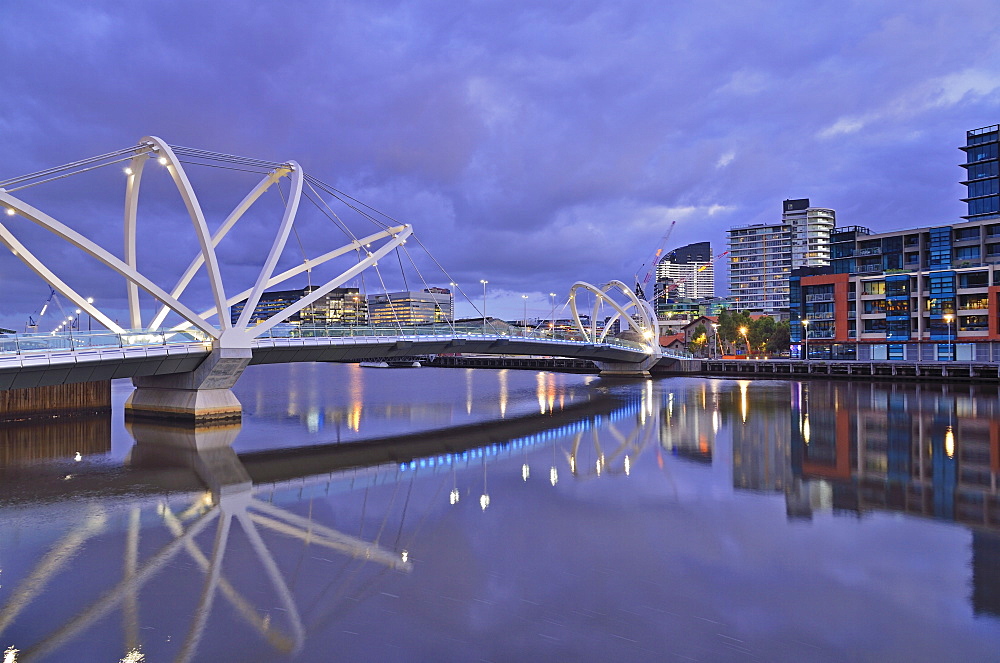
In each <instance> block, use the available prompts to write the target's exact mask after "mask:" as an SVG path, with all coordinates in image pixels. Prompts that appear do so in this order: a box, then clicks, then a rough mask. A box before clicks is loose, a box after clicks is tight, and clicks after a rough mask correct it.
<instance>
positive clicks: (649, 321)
mask: <svg viewBox="0 0 1000 663" xmlns="http://www.w3.org/2000/svg"><path fill="white" fill-rule="evenodd" d="M579 290H585V291H587V292H590V293H592V294H593V295H594V307H593V310H592V312H591V315H590V326H589V327H586V326H584V324H583V322H582V320H581V319H580V312H579V308H578V306H577V297H576V295H577V291H579ZM612 291H617V292H618V293H620V294H622V295H624V296H625V298H626V299H627V300H628V301H627V302H626V303H625V304H624V305H622V304H620V303H618V302H617V301H615V299H613V298H612V297H611V296H610V295H609V294H608V293H609V292H612ZM569 305H570V311H571V312H572V313H573V321H574V322H575V323H576V328H577V330H578V331H579V332H580V333H581V334H582V335H583V338H584V340H586V341H588V342H590V343H602V342H604V339H605V337H606V336H607V335H608V330H609V329H610V328H611V326H612V325H613V324H614V323H615V322H616V321H617V320H619V319H621V320H624V321H625V322H627V323H628V326H629V327H630V328H631V329H632V330H633V331H635V332H637V333H638V334H639V335H640V336H641V337H642V338H643V339H644V340H645V342H646V343H647V344H648V345H649V352H650V355H651V356H653V357H659V356H660V355H661V350H660V323H659V321H658V320H657V318H656V311H655V310H653V307H652V306H651V305H650V304H649V302H647V301H645V300H642V299H639V298H638V297H636V296H635V293H634V292H632V290H631V288H629V287H628V286H627V285H625V284H624V283H622V282H621V281H617V280H615V281H609V282H608V283H605V284H604V285H602V286H600V287H598V286H595V285H592V284H590V283H587V282H585V281H577V282H576V283H574V284H573V286H572V287H571V288H570V290H569ZM604 305H607V306H610V307H611V308H612V309H614V311H615V313H614V315H613V316H612V317H611V318H610V319H609V320H608V322H607V323H606V324H605V325H604V329H603V330H601V331H600V332H598V330H597V320H598V317H599V315H600V309H601V307H602V306H604ZM630 309H635V311H634V313H631V314H630V313H629V310H630Z"/></svg>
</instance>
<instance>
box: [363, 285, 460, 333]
mask: <svg viewBox="0 0 1000 663" xmlns="http://www.w3.org/2000/svg"><path fill="white" fill-rule="evenodd" d="M454 310H455V301H454V297H453V295H452V293H451V291H450V290H448V289H446V288H426V289H424V290H421V291H419V292H415V291H409V290H408V291H403V292H388V293H385V294H380V295H369V296H368V315H369V317H370V320H371V323H372V324H373V325H391V326H406V325H426V324H431V323H435V322H451V321H452V320H454V317H455V316H454Z"/></svg>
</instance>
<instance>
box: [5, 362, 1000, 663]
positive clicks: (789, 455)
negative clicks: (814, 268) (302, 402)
mask: <svg viewBox="0 0 1000 663" xmlns="http://www.w3.org/2000/svg"><path fill="white" fill-rule="evenodd" d="M603 384H605V383H603V382H602V385H603ZM595 391H596V392H600V395H598V396H595V398H593V399H592V400H590V401H588V402H585V403H580V404H575V405H566V406H565V407H555V408H550V407H547V406H551V405H552V403H551V402H549V403H546V402H544V401H542V402H540V405H541V412H540V413H537V412H536V414H533V415H530V416H519V417H514V418H508V419H500V420H497V421H494V422H492V423H489V424H484V423H482V422H478V423H474V424H468V425H462V426H458V427H454V428H450V429H443V430H433V431H425V432H421V433H416V434H412V435H408V436H394V437H385V438H380V439H369V440H365V441H364V442H351V443H343V444H322V445H315V446H310V447H300V448H291V449H274V450H269V451H254V452H250V453H242V454H237V453H235V452H234V451H233V444H232V443H233V441H234V440H235V439H236V438H237V436H238V435H239V432H240V428H239V426H229V427H216V428H202V429H188V428H177V427H169V426H163V425H150V424H142V423H134V424H132V426H131V429H130V431H131V433H132V435H133V437H134V439H135V444H134V447H133V448H132V450H131V452H130V454H129V458H128V461H127V465H128V469H127V471H121V470H116V471H113V472H108V471H106V470H105V469H101V468H99V467H95V468H93V470H92V474H93V475H94V476H93V477H91V478H90V479H88V477H87V476H86V474H87V472H86V471H85V470H84V471H80V472H79V473H78V475H76V476H74V477H73V479H72V481H64V482H52V481H45V482H38V481H36V479H37V478H38V477H39V476H41V475H37V474H32V473H31V472H29V471H27V470H25V473H22V474H24V476H27V477H28V479H27V480H25V481H21V482H19V481H16V480H14V481H8V480H7V477H0V479H2V480H0V504H4V505H6V506H4V507H3V513H4V518H3V524H2V525H0V534H2V537H3V538H2V539H0V541H21V542H22V545H23V546H24V547H25V549H26V550H29V551H33V550H38V551H41V552H40V553H39V554H37V555H31V554H30V553H29V554H27V555H25V554H24V553H23V552H18V549H17V548H16V547H15V548H14V549H11V548H8V547H6V546H3V545H2V544H0V552H4V557H3V560H2V561H3V563H4V567H3V580H4V582H3V588H2V592H3V593H2V594H0V598H2V600H3V602H2V605H0V636H2V637H3V638H4V641H3V642H2V643H0V644H3V645H7V644H13V645H14V646H17V647H18V648H20V649H21V650H22V651H21V653H20V655H19V656H20V658H19V659H18V660H22V661H24V660H36V659H43V660H45V659H47V660H65V659H66V658H67V657H70V656H72V655H73V652H74V651H76V650H86V651H87V653H88V657H89V658H91V659H92V660H93V659H96V660H103V659H100V658H98V656H97V655H95V654H94V652H98V653H100V652H105V651H106V653H107V655H106V656H104V659H107V660H116V658H114V657H120V656H121V655H122V653H123V652H126V651H129V650H134V649H136V648H138V647H141V648H142V650H143V651H144V652H146V653H147V655H148V656H149V657H150V659H151V660H168V659H170V660H181V661H183V660H212V659H213V658H214V659H220V660H224V659H227V658H228V659H232V658H233V657H240V656H247V655H249V654H248V652H251V651H252V650H253V649H254V648H260V646H261V644H263V645H264V647H265V648H266V650H267V652H268V653H266V654H263V655H262V656H259V658H263V659H265V660H266V659H268V658H273V657H274V656H277V655H281V656H286V655H287V656H294V655H295V653H296V652H301V653H303V655H305V653H306V652H307V651H309V650H306V649H304V647H305V643H306V642H307V641H308V640H309V637H310V635H312V634H317V633H320V632H322V633H323V634H324V635H325V636H326V637H327V638H329V637H330V635H329V632H328V631H326V630H325V629H327V628H328V626H329V624H330V622H332V621H335V620H340V619H343V618H344V616H345V615H346V614H347V613H349V612H351V611H354V610H357V609H358V608H357V606H359V605H360V604H361V603H362V602H364V601H366V600H368V599H372V598H374V597H377V596H379V595H381V594H382V593H383V589H387V588H388V587H395V586H396V584H398V583H393V582H392V574H400V573H402V574H406V573H409V572H411V571H412V572H413V573H414V574H420V572H421V568H422V567H421V565H422V562H430V561H431V560H430V559H429V558H428V557H427V555H429V554H434V555H440V554H448V553H447V552H446V551H443V550H442V549H441V548H440V547H435V546H433V545H432V543H433V540H434V539H435V537H437V536H438V535H439V532H440V528H441V527H442V526H443V522H444V521H443V520H442V519H441V514H442V513H443V511H442V510H447V509H453V508H454V509H455V510H454V511H452V512H450V513H449V515H450V514H451V513H453V514H454V519H459V518H461V516H460V514H463V513H464V514H468V513H469V510H468V508H464V509H463V508H460V507H471V508H472V510H473V511H475V512H479V510H480V509H483V510H490V512H491V513H492V510H491V504H490V501H491V497H494V498H495V499H494V504H501V496H500V494H498V495H496V496H494V495H491V483H490V478H491V477H490V475H491V474H493V475H495V474H496V470H499V469H501V468H502V472H503V473H504V475H503V477H502V478H503V479H504V482H505V483H504V486H505V487H506V489H508V490H509V488H510V485H511V482H512V481H513V482H516V483H517V484H521V483H522V481H523V482H524V483H525V484H526V485H527V486H530V488H529V490H538V489H539V487H540V486H545V490H549V488H548V486H549V485H550V484H551V485H559V484H565V483H567V482H581V481H588V480H589V481H593V480H598V481H603V480H604V479H606V478H609V477H610V478H613V477H618V478H620V479H624V478H625V477H627V476H629V475H632V474H635V472H636V468H637V467H639V465H641V467H642V468H644V469H645V468H651V469H652V472H649V471H647V472H646V475H645V476H646V479H647V480H648V479H649V478H650V475H651V474H652V475H656V474H658V473H660V476H662V478H663V479H665V480H666V481H667V482H668V483H670V482H673V477H672V472H674V471H677V468H678V467H679V466H673V467H672V466H671V465H670V463H672V462H679V463H684V466H685V467H688V468H712V470H711V471H713V472H715V471H716V469H715V468H717V467H722V468H723V472H722V473H721V474H725V480H726V481H728V482H730V483H731V485H732V487H733V488H734V489H736V490H738V491H750V492H753V493H758V494H771V495H774V497H775V498H778V499H781V498H783V499H784V502H785V505H786V511H787V517H788V519H789V520H792V521H798V522H801V521H803V520H808V519H811V518H813V517H814V515H815V514H817V513H820V512H824V511H826V512H832V513H833V514H834V515H835V516H836V515H845V514H850V515H852V516H856V515H862V516H864V515H866V514H870V513H872V512H874V511H892V512H902V513H906V514H910V515H915V516H918V517H920V518H934V519H945V520H953V521H956V522H959V523H962V524H963V525H965V526H967V527H968V528H969V529H970V530H971V532H972V541H971V557H972V564H971V566H972V578H971V585H972V591H971V596H970V597H969V599H970V603H971V605H972V607H973V610H974V612H975V613H976V614H992V615H1000V574H997V573H996V571H995V569H996V568H997V561H998V560H1000V491H998V486H997V480H996V478H997V474H998V472H1000V424H998V423H997V422H998V421H1000V399H998V397H997V395H996V393H995V391H994V392H989V391H986V390H983V389H982V388H979V387H961V386H940V385H936V386H934V387H932V388H926V387H921V386H918V385H893V384H877V383H872V384H865V385H861V384H855V383H836V382H829V383H827V382H818V381H817V382H809V383H799V382H774V381H771V382H758V383H751V382H749V381H737V382H735V383H734V382H733V381H726V380H698V379H680V380H668V381H662V382H656V383H653V382H646V383H643V384H642V385H632V386H631V387H628V388H626V389H621V390H616V389H615V388H614V386H613V385H611V384H610V383H609V386H608V387H607V388H602V389H600V390H595ZM720 431H724V432H725V433H726V437H722V436H721V433H720ZM717 436H720V437H719V440H717ZM730 436H731V437H730ZM727 437H729V439H731V441H732V453H731V456H730V455H729V454H728V450H727V449H726V446H725V442H726V439H727ZM237 446H238V445H237ZM730 459H731V476H730V475H729V474H728V472H729V469H730V467H729V466H728V461H729V460H730ZM497 461H502V462H501V463H500V464H499V466H498V467H495V468H494V469H493V471H491V467H493V463H494V462H497ZM654 462H656V463H658V464H659V465H660V467H659V468H652V465H653V463H654ZM637 464H639V465H637ZM517 469H519V470H520V476H519V477H518V478H516V479H512V476H511V473H512V472H513V471H517ZM60 471H61V470H60ZM699 471H700V470H699ZM496 479H497V476H493V480H494V483H495V481H496ZM629 481H635V478H634V477H633V478H631V479H629ZM35 483H40V484H45V485H44V486H40V485H34V484H35ZM53 485H55V486H57V487H55V488H53ZM606 485H607V486H608V487H609V488H610V491H605V492H606V493H608V494H610V493H615V494H622V495H623V497H626V498H628V499H631V496H630V495H626V494H625V493H622V492H621V486H617V487H616V486H614V484H606ZM562 487H563V486H562V485H560V488H562ZM352 494H353V499H348V498H351V497H352ZM81 496H84V497H86V499H83V500H82V501H80V503H79V504H78V505H76V506H72V507H68V506H66V504H65V503H66V502H69V501H78V500H81ZM341 497H343V498H344V499H341ZM675 497H676V494H675ZM60 502H61V503H62V504H60ZM449 505H459V506H455V507H452V506H449ZM432 512H436V515H437V516H438V517H437V518H429V516H431V515H432ZM70 513H72V514H74V515H73V516H68V515H67V514H70ZM71 520H72V522H71ZM427 522H434V523H435V532H434V533H433V534H428V533H426V532H425V531H424V529H425V525H426V523H427ZM4 548H7V550H6V551H5V550H4ZM538 549H539V550H542V549H543V548H538ZM431 550H436V552H435V553H430V552H429V551H431ZM464 552H470V551H457V552H456V553H455V554H456V555H462V554H463V553H464ZM12 553H14V556H12ZM17 555H20V556H19V557H18V556H17ZM405 605H410V604H405ZM114 615H120V620H119V621H116V620H114V619H113V616H114ZM218 629H223V632H224V633H226V637H222V636H221V635H219V633H220V631H219V630H218Z"/></svg>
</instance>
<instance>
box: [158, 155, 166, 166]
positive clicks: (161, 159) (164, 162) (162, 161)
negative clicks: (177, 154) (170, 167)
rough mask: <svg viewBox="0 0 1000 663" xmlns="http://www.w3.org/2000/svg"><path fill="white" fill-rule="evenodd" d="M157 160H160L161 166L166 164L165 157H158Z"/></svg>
mask: <svg viewBox="0 0 1000 663" xmlns="http://www.w3.org/2000/svg"><path fill="white" fill-rule="evenodd" d="M159 162H160V165H161V166H166V165H167V157H160V158H159Z"/></svg>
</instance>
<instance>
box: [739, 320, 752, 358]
mask: <svg viewBox="0 0 1000 663" xmlns="http://www.w3.org/2000/svg"><path fill="white" fill-rule="evenodd" d="M747 331H749V330H748V329H747V328H746V327H740V328H739V332H740V333H741V334H743V342H744V343H746V346H747V359H749V358H750V339H749V338H747Z"/></svg>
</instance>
